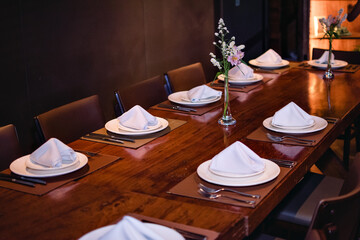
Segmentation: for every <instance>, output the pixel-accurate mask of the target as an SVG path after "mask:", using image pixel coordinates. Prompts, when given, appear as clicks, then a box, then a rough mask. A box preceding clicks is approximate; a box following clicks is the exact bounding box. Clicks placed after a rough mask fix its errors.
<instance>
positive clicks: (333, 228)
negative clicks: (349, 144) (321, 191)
mask: <svg viewBox="0 0 360 240" xmlns="http://www.w3.org/2000/svg"><path fill="white" fill-rule="evenodd" d="M359 224H360V154H359V153H358V154H357V155H356V157H355V160H354V162H353V164H352V166H351V168H350V172H349V174H348V176H347V179H346V180H345V182H344V187H343V189H342V192H341V195H340V196H338V197H332V198H327V199H323V200H321V201H320V202H319V204H318V206H317V208H316V210H315V213H314V217H313V219H312V222H311V224H310V228H309V231H308V234H307V239H311V237H312V235H313V233H314V231H315V230H316V231H318V233H320V236H325V237H326V238H325V239H342V240H347V239H349V240H352V239H355V236H356V234H357V231H358V228H359Z"/></svg>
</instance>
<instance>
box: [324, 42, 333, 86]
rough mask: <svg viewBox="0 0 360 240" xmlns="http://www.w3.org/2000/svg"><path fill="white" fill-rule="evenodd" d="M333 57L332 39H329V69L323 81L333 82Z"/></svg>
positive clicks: (327, 68)
mask: <svg viewBox="0 0 360 240" xmlns="http://www.w3.org/2000/svg"><path fill="white" fill-rule="evenodd" d="M331 55H332V37H330V38H329V56H328V60H327V67H326V71H325V73H324V76H323V79H325V80H331V79H333V78H334V73H333V71H332V69H331Z"/></svg>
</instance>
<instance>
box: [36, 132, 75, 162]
mask: <svg viewBox="0 0 360 240" xmlns="http://www.w3.org/2000/svg"><path fill="white" fill-rule="evenodd" d="M30 160H31V161H32V162H33V163H36V164H40V165H42V166H45V167H52V168H56V167H61V165H62V164H63V163H67V164H68V163H73V162H74V161H75V160H76V152H75V151H74V150H72V149H71V148H70V147H68V146H67V145H65V144H64V143H63V142H61V141H60V140H59V139H56V138H51V139H49V140H48V141H46V142H45V143H44V144H43V145H41V146H40V147H39V148H38V149H36V150H35V151H34V152H33V153H31V154H30Z"/></svg>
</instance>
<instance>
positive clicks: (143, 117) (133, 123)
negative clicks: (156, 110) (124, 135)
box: [118, 105, 158, 130]
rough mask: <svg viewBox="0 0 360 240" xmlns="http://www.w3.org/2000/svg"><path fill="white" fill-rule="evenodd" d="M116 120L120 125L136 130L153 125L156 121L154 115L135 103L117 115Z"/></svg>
mask: <svg viewBox="0 0 360 240" xmlns="http://www.w3.org/2000/svg"><path fill="white" fill-rule="evenodd" d="M118 120H119V124H121V125H122V126H125V127H128V128H132V129H136V130H146V129H147V128H148V126H155V125H156V124H157V123H158V120H157V118H156V117H154V116H153V115H151V114H150V113H148V112H147V111H146V110H145V109H144V108H142V107H141V106H139V105H135V106H134V107H132V108H131V109H130V110H129V111H127V112H125V113H123V114H122V115H121V116H120V117H118Z"/></svg>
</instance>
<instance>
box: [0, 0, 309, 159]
mask: <svg viewBox="0 0 360 240" xmlns="http://www.w3.org/2000/svg"><path fill="white" fill-rule="evenodd" d="M282 2H283V1H281V0H272V1H267V0H251V1H250V0H249V1H248V0H240V1H239V0H199V1H194V0H131V1H125V0H50V1H49V0H2V1H1V2H0V18H1V20H0V31H1V38H0V59H1V62H0V63H1V65H0V66H1V67H0V70H1V71H0V80H1V103H0V112H1V118H0V126H4V125H6V124H9V123H13V124H14V125H15V126H16V127H17V131H18V134H19V139H20V143H21V145H22V146H23V148H24V152H25V153H29V152H31V151H33V150H34V149H35V148H36V147H38V141H37V139H36V134H35V133H36V132H35V126H34V121H33V117H34V116H36V115H38V114H41V113H43V112H46V111H48V110H50V109H53V108H55V107H58V106H61V105H64V104H67V103H70V102H72V101H75V100H78V99H81V98H84V97H87V96H90V95H93V94H98V95H99V97H100V104H101V106H102V108H103V111H104V115H105V118H106V120H110V119H112V118H114V117H115V113H114V94H113V92H114V90H116V89H119V88H122V87H125V86H127V85H129V84H132V83H135V82H138V81H142V80H145V79H147V78H150V77H153V76H155V75H162V74H163V73H165V72H166V71H168V70H171V69H174V68H178V67H181V66H184V65H188V64H191V63H194V62H201V63H202V64H203V66H204V70H205V74H206V77H207V79H208V80H209V81H210V80H212V79H213V76H214V74H215V72H216V70H217V69H215V67H213V66H212V65H211V63H210V61H209V60H210V57H209V52H214V51H215V49H214V46H213V45H212V42H213V41H214V31H215V29H216V28H217V21H218V18H219V17H223V18H224V20H225V23H226V25H227V26H228V28H229V30H230V35H234V36H235V37H236V44H237V45H239V44H245V45H246V48H245V58H244V59H245V60H246V61H248V60H250V59H253V58H256V57H257V56H259V55H260V54H261V53H263V52H264V51H265V50H267V49H268V48H269V47H271V46H273V49H274V50H275V51H278V52H279V54H283V55H284V56H290V54H288V52H291V51H293V50H292V49H290V50H289V49H288V48H289V47H288V46H286V47H285V48H284V46H283V45H284V44H283V45H282V44H281V43H280V44H277V43H279V42H277V41H276V39H281V40H282V41H287V40H289V39H290V40H291V39H296V37H295V36H294V35H293V34H296V33H290V37H288V36H286V37H285V39H283V37H281V36H280V37H278V38H277V37H276V36H275V40H274V37H271V34H270V33H273V34H275V33H274V31H276V32H279V31H280V32H281V30H279V26H280V27H284V26H282V25H281V22H283V23H284V14H282V12H281V9H278V8H276V6H283V5H284V3H282ZM292 2H294V1H292ZM295 2H303V1H300V0H298V1H296V0H295ZM287 5H288V4H287ZM272 6H275V7H272ZM290 6H291V7H292V8H294V9H295V8H296V7H297V5H296V4H295V5H290ZM270 10H271V12H270ZM269 13H271V14H269ZM273 15H275V16H276V17H275V18H274V17H272V19H270V18H269V17H270V16H273ZM291 16H292V15H291ZM292 17H293V16H292ZM285 20H286V19H285ZM295 24H296V22H295ZM271 42H273V44H272V45H271ZM290 42H291V41H290ZM292 42H293V41H292ZM294 45H295V48H296V44H294ZM295 51H297V50H296V49H295ZM284 58H285V57H284ZM84 118H86V116H84ZM59 127H61V126H59ZM0 147H1V146H0Z"/></svg>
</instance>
